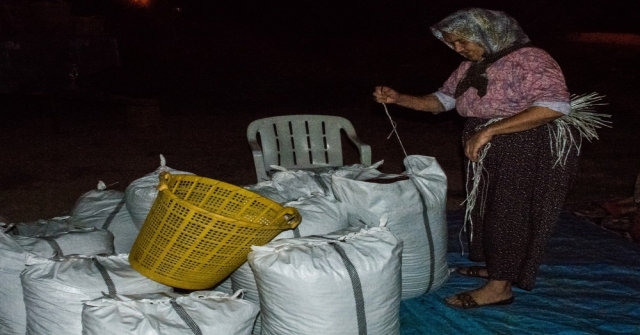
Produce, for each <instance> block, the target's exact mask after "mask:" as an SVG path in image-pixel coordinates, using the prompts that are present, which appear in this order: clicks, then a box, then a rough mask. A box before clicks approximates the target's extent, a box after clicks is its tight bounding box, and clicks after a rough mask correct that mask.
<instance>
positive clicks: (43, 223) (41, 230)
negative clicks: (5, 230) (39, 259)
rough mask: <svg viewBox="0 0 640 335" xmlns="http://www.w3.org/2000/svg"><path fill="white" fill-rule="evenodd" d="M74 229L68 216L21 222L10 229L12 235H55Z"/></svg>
mask: <svg viewBox="0 0 640 335" xmlns="http://www.w3.org/2000/svg"><path fill="white" fill-rule="evenodd" d="M71 229H73V225H72V224H71V223H70V222H69V217H68V216H60V217H55V218H51V219H47V220H45V219H39V220H37V221H33V222H21V223H17V224H15V225H14V227H12V228H11V229H10V230H9V234H11V235H20V236H36V235H53V234H56V233H60V232H65V231H69V230H71Z"/></svg>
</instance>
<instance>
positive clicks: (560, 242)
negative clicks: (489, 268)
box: [400, 212, 640, 335]
mask: <svg viewBox="0 0 640 335" xmlns="http://www.w3.org/2000/svg"><path fill="white" fill-rule="evenodd" d="M462 215H463V213H460V212H451V213H448V218H447V219H448V226H449V229H448V234H449V235H448V242H449V246H448V254H447V260H448V262H449V267H450V268H455V267H458V266H464V265H469V264H472V263H471V262H470V261H469V260H468V259H467V258H466V254H465V255H464V256H463V255H461V251H460V250H461V246H460V243H459V241H458V233H459V231H460V228H461V226H462V219H463V217H462ZM465 250H467V249H466V246H465ZM482 284H483V280H482V279H479V278H469V277H463V276H460V275H457V274H455V273H452V274H451V276H450V277H449V280H448V281H447V283H446V284H445V285H443V286H442V287H441V288H440V289H439V290H437V291H435V292H432V293H429V294H426V295H423V296H420V297H418V298H414V299H410V300H405V301H403V302H402V304H401V307H400V322H401V334H402V335H417V334H420V335H422V334H439V335H440V334H478V335H480V334H492V335H493V334H518V335H523V334H536V335H538V334H640V246H639V245H638V244H634V243H633V242H630V241H628V240H626V239H624V238H623V237H621V236H619V235H616V234H614V233H612V232H610V231H607V230H604V229H603V228H601V227H599V226H597V225H595V224H594V223H592V222H589V221H587V219H584V218H580V217H577V216H575V215H573V214H572V213H569V212H563V213H562V215H561V217H560V220H559V222H558V225H557V226H556V230H555V233H554V234H553V237H552V239H551V241H550V243H549V246H548V249H547V255H546V259H545V261H544V262H543V264H542V266H541V267H540V272H539V275H538V279H537V281H536V286H535V288H534V289H533V290H532V291H525V290H521V289H517V288H516V289H514V294H515V296H516V300H515V302H514V303H513V304H511V305H507V306H495V307H484V308H477V309H470V310H461V309H456V308H451V307H448V306H447V305H446V304H445V303H444V301H443V299H444V298H445V297H448V296H450V295H454V294H456V293H459V292H461V291H465V290H471V289H474V288H476V287H479V286H481V285H482Z"/></svg>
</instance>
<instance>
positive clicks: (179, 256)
mask: <svg viewBox="0 0 640 335" xmlns="http://www.w3.org/2000/svg"><path fill="white" fill-rule="evenodd" d="M175 184H176V185H177V184H181V185H187V184H189V185H188V190H186V187H185V188H175V190H177V193H178V194H180V195H181V196H183V197H184V198H189V197H190V195H191V194H194V193H195V194H198V192H201V191H202V190H206V192H207V193H206V194H211V189H212V188H209V187H204V186H202V185H212V184H215V183H209V182H207V183H199V182H198V181H193V180H185V181H184V182H176V183H175ZM227 185H229V184H227ZM231 186H233V185H231ZM224 187H227V186H226V185H224ZM193 189H197V190H198V191H197V192H191V191H190V190H193ZM172 190H173V189H170V188H166V189H164V190H162V191H160V192H158V196H157V197H156V200H155V202H154V204H153V206H152V208H151V210H150V212H149V215H148V216H147V219H146V221H145V223H144V225H143V227H142V229H141V231H140V233H139V234H138V237H137V239H136V242H135V243H134V246H133V248H132V250H131V253H130V256H129V261H130V263H131V266H132V267H133V268H134V269H136V270H137V271H138V272H140V273H141V274H143V275H145V276H147V277H148V278H151V279H153V280H155V281H158V282H160V283H163V284H165V285H170V286H173V287H179V288H184V289H205V288H210V287H212V286H214V285H215V284H217V283H218V282H219V281H221V280H223V279H224V278H226V277H227V276H228V275H229V274H231V272H233V271H234V270H235V269H237V268H238V267H239V266H240V265H242V263H244V262H245V261H246V259H247V255H248V253H249V252H250V251H251V246H252V245H264V244H266V243H267V242H269V241H271V240H272V239H273V238H274V237H275V236H276V235H278V234H279V233H280V232H281V231H282V230H284V229H289V228H294V227H295V226H296V225H297V224H298V223H299V214H298V213H297V211H296V210H295V209H293V208H282V206H280V205H279V204H277V203H276V205H277V206H270V204H268V203H266V205H265V206H266V207H267V208H266V210H268V211H274V212H275V211H276V210H277V209H278V207H280V208H282V209H281V210H280V211H279V212H278V213H277V214H276V215H275V216H276V218H275V219H273V220H272V221H271V223H275V224H271V225H263V224H260V223H258V222H260V220H259V219H258V220H256V221H258V222H249V221H243V220H239V219H235V218H230V217H227V216H224V215H219V214H216V213H213V212H211V211H209V210H206V209H203V208H200V207H198V206H195V205H194V204H193V203H190V202H188V201H187V200H183V199H181V198H180V197H178V196H176V194H174V193H173V192H172ZM228 194H229V195H232V194H233V193H228ZM197 197H201V195H198V196H197ZM197 197H193V199H195V198H197ZM265 199H266V198H265ZM253 200H255V199H254V198H251V200H247V201H245V202H246V204H245V206H244V207H246V208H254V207H255V206H252V202H251V201H253ZM267 200H268V199H267ZM203 201H204V202H206V199H203V200H202V201H201V202H200V203H202V202H203ZM268 201H271V200H268ZM247 204H248V205H247ZM261 209H262V208H261ZM262 210H263V212H264V211H265V210H264V209H262ZM292 217H293V218H294V219H291V218H292Z"/></svg>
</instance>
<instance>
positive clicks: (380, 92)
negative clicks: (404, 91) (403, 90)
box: [373, 86, 400, 104]
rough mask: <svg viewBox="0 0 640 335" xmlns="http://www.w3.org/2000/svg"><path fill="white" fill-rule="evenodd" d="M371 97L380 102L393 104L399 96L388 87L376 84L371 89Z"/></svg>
mask: <svg viewBox="0 0 640 335" xmlns="http://www.w3.org/2000/svg"><path fill="white" fill-rule="evenodd" d="M373 98H374V100H375V101H376V102H379V103H382V104H395V103H397V102H398V99H399V98H400V93H398V92H397V91H396V90H394V89H392V88H390V87H386V86H377V87H376V88H375V90H374V91H373Z"/></svg>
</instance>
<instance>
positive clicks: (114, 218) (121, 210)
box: [69, 184, 140, 254]
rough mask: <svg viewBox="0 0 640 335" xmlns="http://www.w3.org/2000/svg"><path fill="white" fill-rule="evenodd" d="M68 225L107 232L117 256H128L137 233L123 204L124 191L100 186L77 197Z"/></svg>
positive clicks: (138, 230)
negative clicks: (111, 235) (109, 233)
mask: <svg viewBox="0 0 640 335" xmlns="http://www.w3.org/2000/svg"><path fill="white" fill-rule="evenodd" d="M102 185H103V184H102ZM69 223H70V224H71V225H73V226H75V227H96V228H100V229H107V230H109V231H110V232H111V233H112V234H113V238H114V239H113V245H114V247H115V251H116V253H118V254H123V253H129V252H130V251H131V247H132V246H133V243H134V242H135V241H136V237H137V236H138V233H139V232H140V229H139V228H138V227H137V226H136V225H135V224H134V223H133V220H132V219H131V215H129V211H127V208H126V206H125V204H124V192H120V191H116V190H106V189H104V188H102V187H100V184H99V186H98V188H97V189H95V190H91V191H89V192H86V193H84V194H83V195H81V196H80V198H78V200H77V201H76V204H75V206H74V207H73V209H72V210H71V216H70V217H69Z"/></svg>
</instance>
